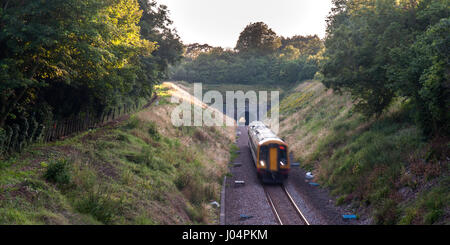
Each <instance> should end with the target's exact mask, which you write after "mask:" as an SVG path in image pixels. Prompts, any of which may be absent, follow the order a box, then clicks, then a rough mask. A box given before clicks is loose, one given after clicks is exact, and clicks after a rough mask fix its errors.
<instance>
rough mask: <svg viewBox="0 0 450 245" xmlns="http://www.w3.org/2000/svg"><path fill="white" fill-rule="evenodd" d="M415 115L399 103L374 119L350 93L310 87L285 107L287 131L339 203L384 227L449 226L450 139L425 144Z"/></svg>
mask: <svg viewBox="0 0 450 245" xmlns="http://www.w3.org/2000/svg"><path fill="white" fill-rule="evenodd" d="M413 113H414V112H413V111H412V109H411V108H410V107H409V106H408V104H405V103H402V102H400V101H396V102H395V103H393V104H392V105H391V107H390V108H389V109H388V111H386V112H385V113H383V114H382V115H381V117H380V118H378V119H367V118H366V117H364V116H362V115H361V114H359V113H354V111H353V104H352V103H351V97H350V96H349V95H348V94H343V95H337V94H335V93H333V92H332V91H331V90H327V89H326V88H325V86H323V85H322V84H321V83H320V82H318V81H306V82H304V83H301V84H300V85H299V86H298V87H297V88H296V89H295V91H293V92H292V93H291V94H290V95H287V96H286V97H285V99H283V100H282V101H281V104H280V117H281V118H280V120H281V122H280V132H281V135H282V136H283V137H284V138H285V139H286V140H287V141H288V142H289V144H290V145H291V150H292V151H293V153H294V156H295V157H296V158H297V159H298V160H299V161H300V162H301V165H302V167H304V168H306V169H308V170H312V171H313V172H314V173H315V175H316V181H318V182H319V183H321V184H322V185H323V186H326V187H330V189H331V190H332V192H331V193H332V194H333V195H335V196H336V198H337V204H339V205H344V204H345V205H349V207H352V208H354V210H355V212H356V213H357V214H358V215H362V216H365V217H370V218H371V220H372V222H373V223H377V224H397V223H400V224H423V223H425V224H442V223H447V224H448V222H450V219H449V217H450V216H449V210H448V203H449V202H450V190H449V186H450V177H449V160H448V156H449V152H448V149H449V145H448V140H445V139H443V138H439V137H437V138H435V139H433V140H426V137H425V136H424V135H423V133H422V131H421V130H420V129H418V128H417V126H416V125H415V124H414V123H413V120H412V119H411V118H412V117H413Z"/></svg>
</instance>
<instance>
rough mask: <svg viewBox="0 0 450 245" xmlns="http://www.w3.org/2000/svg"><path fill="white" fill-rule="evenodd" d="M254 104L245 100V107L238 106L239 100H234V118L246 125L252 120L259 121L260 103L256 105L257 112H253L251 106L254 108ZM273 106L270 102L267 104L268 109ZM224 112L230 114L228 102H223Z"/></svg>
mask: <svg viewBox="0 0 450 245" xmlns="http://www.w3.org/2000/svg"><path fill="white" fill-rule="evenodd" d="M252 106H254V105H250V104H249V102H248V100H246V101H245V108H238V107H237V101H235V102H234V115H233V119H234V120H235V121H236V122H237V123H238V124H240V123H242V124H245V125H246V126H248V125H249V124H250V123H251V122H252V121H255V120H256V121H259V120H261V119H260V117H259V109H260V107H259V105H256V111H255V112H251V110H250V108H252ZM270 108H271V106H270V103H268V104H267V111H269V110H270ZM223 112H224V114H226V115H228V113H227V104H226V103H224V104H223ZM238 113H239V115H238ZM241 119H243V120H245V122H241V121H242V120H241Z"/></svg>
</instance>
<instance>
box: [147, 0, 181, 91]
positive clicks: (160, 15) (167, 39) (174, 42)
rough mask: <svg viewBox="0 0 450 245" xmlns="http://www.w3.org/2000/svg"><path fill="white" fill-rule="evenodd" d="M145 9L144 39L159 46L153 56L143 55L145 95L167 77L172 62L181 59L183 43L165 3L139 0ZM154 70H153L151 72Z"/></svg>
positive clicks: (153, 0)
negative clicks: (155, 84)
mask: <svg viewBox="0 0 450 245" xmlns="http://www.w3.org/2000/svg"><path fill="white" fill-rule="evenodd" d="M139 5H140V7H141V9H142V11H143V14H142V18H141V20H140V23H139V25H140V27H141V30H140V33H141V37H142V38H143V39H147V40H152V41H154V42H156V43H157V45H158V48H157V50H156V51H155V52H153V53H152V55H151V56H142V57H141V67H142V72H141V74H140V75H141V78H140V79H142V80H143V81H145V84H147V85H149V86H147V88H146V89H144V88H140V89H139V91H141V92H143V91H146V93H144V94H143V95H148V93H149V92H150V90H151V85H152V84H154V83H156V82H158V81H160V80H161V79H164V78H166V77H167V71H168V67H169V65H170V64H175V63H176V62H178V61H180V60H181V57H182V53H183V44H182V43H181V40H180V37H179V36H178V34H177V32H176V30H175V29H173V28H172V27H171V25H172V20H170V19H169V16H168V14H169V10H168V9H167V6H165V5H158V3H157V2H156V1H155V0H139ZM149 71H153V72H149Z"/></svg>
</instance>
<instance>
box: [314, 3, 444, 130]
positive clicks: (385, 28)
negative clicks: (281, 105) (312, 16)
mask: <svg viewBox="0 0 450 245" xmlns="http://www.w3.org/2000/svg"><path fill="white" fill-rule="evenodd" d="M333 2H334V5H335V7H334V8H333V11H332V14H331V16H330V17H329V18H328V21H327V22H328V27H327V38H326V40H325V46H326V50H325V52H324V54H323V60H322V62H321V73H322V75H323V83H324V84H325V85H326V86H327V87H329V88H333V89H335V90H337V91H342V90H345V91H350V92H351V94H352V96H353V100H354V101H355V103H356V108H357V109H358V110H359V111H361V112H363V113H364V114H365V115H367V116H372V115H378V116H379V115H381V113H382V112H383V111H385V110H386V108H388V106H389V105H390V104H391V102H392V101H393V99H394V98H396V97H403V98H405V99H410V100H411V103H412V104H413V105H414V107H415V108H416V112H417V117H416V119H417V121H418V122H419V125H420V126H421V127H422V129H423V130H424V132H425V133H426V134H427V135H431V134H438V133H444V134H447V135H448V133H449V128H448V123H447V122H448V119H449V112H448V103H449V86H448V83H449V76H448V64H449V61H448V57H449V52H448V41H449V40H448V38H449V31H450V28H449V26H448V25H449V20H448V16H449V14H450V8H449V3H448V1H446V0H438V1H430V0H425V1H395V0H371V1H356V0H348V1H344V0H335V1H333Z"/></svg>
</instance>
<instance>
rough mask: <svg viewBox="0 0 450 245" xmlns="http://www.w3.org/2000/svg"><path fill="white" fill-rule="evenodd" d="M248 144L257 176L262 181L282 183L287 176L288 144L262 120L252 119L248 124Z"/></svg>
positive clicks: (288, 164)
mask: <svg viewBox="0 0 450 245" xmlns="http://www.w3.org/2000/svg"><path fill="white" fill-rule="evenodd" d="M248 146H249V148H250V152H251V155H252V158H253V161H254V165H255V167H256V172H257V175H258V178H259V179H260V180H261V181H262V182H263V183H283V182H284V180H286V179H287V178H288V176H289V170H290V169H291V163H290V160H289V157H288V156H289V155H288V147H289V146H288V144H287V143H286V142H284V140H282V139H281V138H279V137H278V136H277V135H275V133H273V132H272V130H270V129H269V128H268V127H267V126H266V125H265V124H264V123H263V122H261V121H253V122H251V123H250V124H249V125H248Z"/></svg>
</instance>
